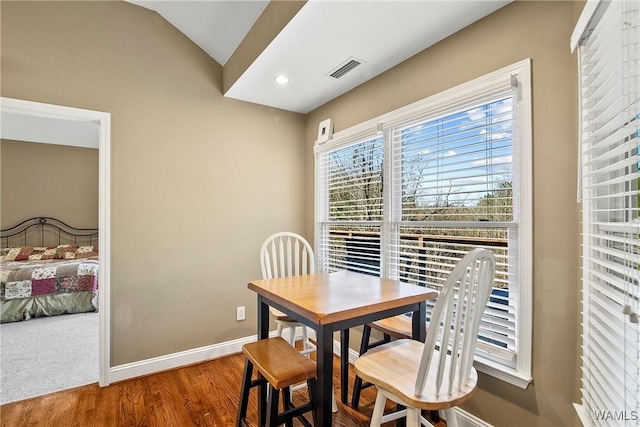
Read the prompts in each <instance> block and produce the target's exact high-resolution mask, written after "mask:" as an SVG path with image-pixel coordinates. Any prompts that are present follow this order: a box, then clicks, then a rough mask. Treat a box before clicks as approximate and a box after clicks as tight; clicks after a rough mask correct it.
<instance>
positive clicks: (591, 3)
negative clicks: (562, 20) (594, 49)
mask: <svg viewBox="0 0 640 427" xmlns="http://www.w3.org/2000/svg"><path fill="white" fill-rule="evenodd" d="M599 5H600V0H588V1H587V3H586V4H585V5H584V9H582V13H581V14H580V18H578V23H577V24H576V27H575V28H574V30H573V33H571V40H570V45H569V47H570V48H571V52H573V51H574V50H576V47H578V45H579V44H580V41H581V40H582V37H583V36H584V35H585V34H584V32H585V30H586V29H587V27H588V26H589V23H590V22H591V18H593V15H595V13H596V9H598V6H599Z"/></svg>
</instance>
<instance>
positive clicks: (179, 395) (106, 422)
mask: <svg viewBox="0 0 640 427" xmlns="http://www.w3.org/2000/svg"><path fill="white" fill-rule="evenodd" d="M244 360H245V359H244V356H243V355H242V354H236V355H231V356H227V357H223V358H220V359H216V360H212V361H208V362H205V363H200V364H197V365H192V366H187V367H183V368H179V369H175V370H171V371H167V372H162V373H158V374H154V375H149V376H146V377H141V378H135V379H132V380H128V381H123V382H120V383H116V384H112V385H110V386H108V387H102V388H101V387H98V385H97V384H92V385H87V386H83V387H77V388H74V389H70V390H65V391H61V392H57V393H52V394H49V395H46V396H40V397H36V398H32V399H26V400H22V401H19V402H13V403H8V404H5V405H2V406H0V424H1V426H2V427H28V426H38V427H48V426H51V427H58V426H64V427H73V426H77V427H87V426H92V427H93V426H95V427H104V426H106V427H116V426H117V427H129V426H131V427H156V426H157V427H188V426H222V427H229V426H235V423H236V414H237V410H238V400H239V395H240V381H241V377H242V370H243V367H244ZM339 372H340V366H339V359H338V358H335V357H334V386H335V390H336V396H339V384H340V379H339ZM349 378H350V380H349V396H351V387H352V385H353V370H352V369H351V370H350V375H349ZM375 393H376V392H375V388H373V387H369V388H367V389H365V390H363V392H362V398H361V401H360V407H359V408H358V409H354V408H351V407H350V406H345V405H342V403H340V402H338V412H337V413H335V414H334V415H333V426H337V427H361V426H362V427H364V426H368V425H369V417H370V415H371V411H372V410H373V403H374V401H375ZM306 396H307V391H306V389H302V390H298V391H296V392H294V404H295V403H296V402H302V401H303V400H304V399H306ZM338 400H339V399H338ZM249 402H250V404H249V410H248V413H247V421H248V425H249V426H256V425H257V422H256V421H257V415H256V414H257V404H256V391H255V389H254V390H253V391H252V395H251V397H250V400H249ZM294 425H296V426H298V425H302V424H301V423H299V421H296V423H295V424H294ZM393 425H395V423H387V424H384V426H385V427H386V426H393ZM437 426H438V427H445V426H446V424H445V423H444V422H440V423H438V424H437Z"/></svg>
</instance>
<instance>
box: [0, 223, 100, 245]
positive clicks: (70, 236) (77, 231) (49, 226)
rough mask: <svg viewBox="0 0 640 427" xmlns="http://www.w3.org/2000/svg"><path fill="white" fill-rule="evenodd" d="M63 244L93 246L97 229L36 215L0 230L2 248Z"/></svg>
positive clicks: (96, 238)
mask: <svg viewBox="0 0 640 427" xmlns="http://www.w3.org/2000/svg"><path fill="white" fill-rule="evenodd" d="M63 244H69V245H78V246H95V245H97V244H98V229H97V228H76V227H72V226H70V225H69V224H67V223H65V222H63V221H60V220H59V219H56V218H51V217H48V216H38V217H34V218H29V219H26V220H24V221H22V222H21V223H19V224H16V225H14V226H13V227H9V228H5V229H2V230H0V247H2V248H9V247H12V246H55V245H63Z"/></svg>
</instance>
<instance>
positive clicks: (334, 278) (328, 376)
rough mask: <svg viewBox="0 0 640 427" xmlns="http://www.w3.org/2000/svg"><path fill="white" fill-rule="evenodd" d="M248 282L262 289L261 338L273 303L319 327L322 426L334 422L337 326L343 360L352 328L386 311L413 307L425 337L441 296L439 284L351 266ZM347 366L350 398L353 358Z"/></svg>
mask: <svg viewBox="0 0 640 427" xmlns="http://www.w3.org/2000/svg"><path fill="white" fill-rule="evenodd" d="M247 287H248V288H249V289H250V290H252V291H255V292H256V293H257V298H258V304H257V311H258V313H257V323H258V325H257V328H258V339H265V338H268V337H269V306H271V307H274V308H276V309H278V310H280V311H282V312H283V313H285V314H287V315H288V316H290V317H291V318H293V319H295V320H296V321H298V322H300V323H302V324H304V325H306V326H308V327H310V328H312V329H314V330H315V333H316V347H317V349H316V351H317V354H316V364H317V390H316V422H317V425H318V426H331V420H332V412H331V406H332V405H331V402H332V390H333V388H332V387H333V383H332V380H333V335H334V332H335V331H340V343H341V345H340V357H341V360H343V361H344V360H348V355H349V353H348V351H349V328H352V327H356V326H360V325H364V324H366V323H370V322H373V321H376V320H380V319H383V318H386V317H391V316H396V315H399V314H403V313H409V312H413V315H412V337H413V339H417V340H421V341H424V338H425V334H426V326H425V317H426V301H427V300H429V299H433V298H436V297H437V292H436V291H435V290H433V289H429V288H425V287H422V286H417V285H412V284H408V283H404V282H401V281H399V280H394V279H386V278H381V277H378V276H372V275H368V274H363V273H358V272H353V271H346V270H343V271H336V272H331V273H318V274H310V275H301V276H289V277H280V278H275V279H262V280H253V281H251V282H249V284H248V285H247ZM345 365H346V366H347V369H345V368H344V366H345ZM341 366H343V368H342V369H341V370H342V372H341V375H340V390H341V394H340V396H341V400H342V402H343V403H345V404H346V403H347V401H348V397H347V393H348V363H347V364H341Z"/></svg>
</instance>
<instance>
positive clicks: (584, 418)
mask: <svg viewBox="0 0 640 427" xmlns="http://www.w3.org/2000/svg"><path fill="white" fill-rule="evenodd" d="M573 407H574V409H575V410H576V413H577V414H578V418H580V422H581V423H582V425H583V426H588V425H589V419H588V418H587V414H586V413H585V410H584V405H581V404H579V403H574V404H573Z"/></svg>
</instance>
